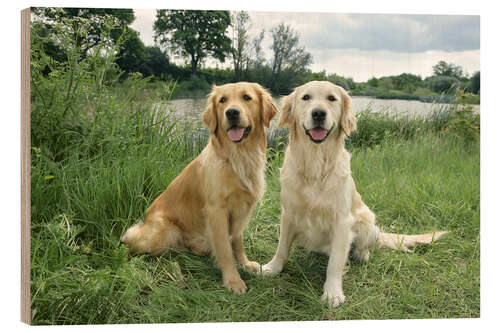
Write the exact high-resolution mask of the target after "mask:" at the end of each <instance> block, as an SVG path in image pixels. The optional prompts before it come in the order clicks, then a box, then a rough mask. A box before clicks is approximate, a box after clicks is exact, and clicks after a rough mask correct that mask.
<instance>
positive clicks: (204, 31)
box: [153, 10, 231, 74]
mask: <svg viewBox="0 0 500 333" xmlns="http://www.w3.org/2000/svg"><path fill="white" fill-rule="evenodd" d="M230 24H231V19H230V15H229V12H228V11H212V10H158V11H157V13H156V20H155V22H154V24H153V29H154V32H155V35H154V38H155V41H156V42H158V43H159V44H160V45H163V46H165V47H166V48H168V49H169V50H170V51H171V52H172V53H173V54H174V55H177V56H180V57H182V58H185V59H189V61H190V62H191V72H192V73H193V74H195V73H196V72H197V70H198V68H199V66H200V65H201V63H202V62H203V61H204V59H205V58H207V57H209V56H210V57H213V58H215V59H217V60H219V61H221V62H224V60H225V58H226V56H227V55H228V54H229V53H230V52H231V40H230V39H229V38H228V37H227V36H226V30H227V28H228V26H229V25H230Z"/></svg>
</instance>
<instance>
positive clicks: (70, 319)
mask: <svg viewBox="0 0 500 333" xmlns="http://www.w3.org/2000/svg"><path fill="white" fill-rule="evenodd" d="M158 135H160V136H161V135H163V134H158ZM171 137H172V135H171ZM179 137H180V136H179ZM161 139H162V138H159V140H150V142H148V143H144V142H143V143H141V144H137V145H130V146H126V147H120V145H119V144H118V145H117V146H116V147H115V146H114V144H113V145H112V148H109V147H108V149H107V150H106V151H104V150H103V151H102V152H96V153H94V155H93V156H92V157H85V158H82V157H81V156H80V155H81V154H79V152H73V153H70V154H69V156H68V157H67V158H65V159H64V161H62V162H59V163H58V164H57V165H51V164H50V163H48V162H46V161H44V157H43V155H44V153H43V150H41V149H38V150H37V149H36V148H35V149H34V150H33V153H32V155H33V165H32V178H31V181H32V187H31V188H32V214H33V216H32V233H31V238H32V239H31V254H32V261H31V264H32V267H31V268H32V271H31V281H32V287H31V293H32V322H33V324H40V325H44V324H101V323H179V322H182V323H192V322H235V321H245V322H248V321H298V320H308V321H310V320H342V319H394V318H399V319H403V318H465V317H479V314H480V293H479V291H480V290H479V289H480V288H479V280H480V279H479V267H480V260H479V248H480V246H479V221H480V218H479V216H480V214H479V143H478V142H473V143H463V142H460V141H457V140H453V139H451V138H449V137H448V136H446V135H440V134H435V133H432V132H428V133H426V134H425V135H416V136H414V137H413V138H412V139H411V140H400V139H398V140H396V139H391V138H390V135H389V138H387V139H384V140H383V141H381V142H380V143H379V144H376V145H371V146H368V147H362V148H356V147H354V149H353V158H352V171H353V176H354V178H355V181H356V183H357V187H358V190H359V192H360V193H361V195H362V196H363V199H364V200H365V202H366V203H367V204H368V205H369V206H370V207H371V208H372V209H373V210H374V212H375V213H376V214H377V216H378V224H379V226H380V227H381V228H382V229H383V230H385V231H389V232H404V233H420V232H427V231H433V230H449V231H451V233H450V234H449V235H447V236H445V237H444V238H443V239H442V240H440V241H438V242H437V243H435V244H432V245H429V246H422V247H419V248H418V249H416V251H414V252H413V253H402V252H396V251H392V250H385V249H384V250H373V251H372V256H371V259H370V260H369V262H367V263H365V264H357V263H353V262H350V263H349V266H348V272H347V273H346V275H345V277H344V293H345V295H346V303H345V304H344V305H342V306H340V307H339V308H336V309H330V308H328V306H327V305H326V304H323V303H321V302H320V299H319V298H320V295H321V293H322V286H323V283H324V281H325V271H326V265H327V261H328V258H327V257H325V256H323V255H319V254H315V253H309V252H307V251H305V250H304V249H302V248H300V247H293V249H292V252H291V256H290V260H289V262H288V264H287V265H286V266H285V269H284V270H283V272H282V273H281V274H280V275H278V276H277V277H275V278H264V277H261V276H258V275H255V274H251V273H247V272H245V271H243V270H242V269H241V268H240V273H241V275H242V278H243V279H244V280H245V282H246V284H247V286H248V287H249V291H248V293H247V294H245V295H242V296H237V295H233V294H230V293H229V292H227V291H226V290H225V289H224V288H223V287H222V279H221V273H220V271H219V270H218V269H216V268H215V267H214V264H213V259H212V258H210V257H201V256H197V255H194V254H191V253H187V252H170V253H166V254H164V255H163V256H161V257H153V256H149V255H142V256H134V257H131V258H129V259H128V260H127V256H126V252H127V249H126V247H125V246H123V245H120V244H119V238H120V235H121V234H122V233H123V232H124V230H125V229H126V228H127V227H128V226H130V225H132V224H133V223H135V222H136V221H137V220H139V219H141V218H142V217H143V214H144V210H145V208H146V207H147V206H148V205H149V204H150V203H151V202H152V200H153V199H154V198H155V197H156V196H157V195H158V194H159V193H161V192H162V190H163V189H164V188H165V187H166V186H167V185H168V184H169V182H170V181H171V180H173V178H174V177H175V176H176V175H177V174H178V173H179V172H180V171H181V170H182V168H183V167H184V166H185V165H186V164H187V163H188V162H189V161H190V160H191V159H192V158H194V157H195V156H196V153H197V151H198V150H199V148H200V147H197V148H196V149H193V150H190V149H188V148H186V147H183V146H182V145H181V144H180V143H179V142H180V141H181V140H179V139H175V138H173V139H171V142H163V141H162V140H161ZM176 140H177V141H176ZM120 151H121V153H120ZM282 157H283V156H282V145H277V147H276V148H271V149H270V150H269V152H268V160H269V161H268V171H267V183H268V187H267V192H266V194H265V196H264V198H263V200H262V201H261V202H260V203H259V204H258V205H257V207H256V209H255V211H254V214H253V217H252V219H251V222H250V224H249V226H248V229H247V230H246V232H245V247H246V249H247V253H248V256H249V258H250V259H251V260H255V261H258V262H260V263H261V264H264V263H266V262H267V261H269V260H270V259H271V258H272V256H273V254H274V251H275V249H276V246H277V243H278V237H279V215H280V204H279V192H280V184H279V177H278V174H279V171H278V168H279V166H280V165H281V163H282Z"/></svg>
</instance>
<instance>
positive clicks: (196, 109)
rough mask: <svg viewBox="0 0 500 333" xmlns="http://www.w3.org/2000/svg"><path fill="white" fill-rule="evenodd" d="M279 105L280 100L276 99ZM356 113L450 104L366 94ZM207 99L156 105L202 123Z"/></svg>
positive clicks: (426, 110) (408, 111) (356, 100)
mask: <svg viewBox="0 0 500 333" xmlns="http://www.w3.org/2000/svg"><path fill="white" fill-rule="evenodd" d="M275 102H276V104H277V105H280V103H279V100H276V99H275ZM352 104H353V111H354V113H358V112H361V111H363V110H366V109H370V110H371V111H373V112H387V113H391V114H399V115H406V116H417V117H419V116H425V115H428V114H430V113H432V112H434V111H437V110H440V109H443V108H448V107H450V106H451V105H450V104H441V103H424V102H420V101H408V100H398V99H375V98H372V97H365V96H354V97H352ZM205 106H206V99H204V98H199V99H175V100H171V101H169V102H168V103H165V104H163V103H161V104H160V103H159V104H156V105H155V107H156V108H158V109H162V108H165V110H166V111H167V112H169V113H170V112H171V114H172V115H173V116H174V117H175V118H176V119H178V120H180V121H181V122H183V123H188V124H201V114H202V112H203V111H204V110H205ZM473 108H474V111H475V112H479V105H473Z"/></svg>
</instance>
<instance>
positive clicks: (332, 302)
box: [321, 290, 345, 308]
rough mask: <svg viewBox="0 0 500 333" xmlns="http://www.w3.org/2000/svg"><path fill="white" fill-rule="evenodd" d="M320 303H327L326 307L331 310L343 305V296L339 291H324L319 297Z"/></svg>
mask: <svg viewBox="0 0 500 333" xmlns="http://www.w3.org/2000/svg"><path fill="white" fill-rule="evenodd" d="M321 301H322V302H324V301H328V305H329V306H330V307H332V308H336V307H337V306H339V305H340V304H342V303H344V301H345V296H344V293H343V292H342V290H340V291H330V292H328V291H326V290H325V291H324V292H323V295H322V296H321Z"/></svg>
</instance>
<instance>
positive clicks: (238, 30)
mask: <svg viewBox="0 0 500 333" xmlns="http://www.w3.org/2000/svg"><path fill="white" fill-rule="evenodd" d="M231 21H232V27H233V29H232V30H233V31H232V32H233V34H232V35H233V36H232V41H231V42H232V46H231V53H232V57H233V65H234V76H235V80H236V81H240V80H241V76H242V75H241V72H242V68H243V66H244V65H245V64H246V65H247V67H248V60H249V51H250V45H249V42H248V33H247V32H248V30H249V29H250V25H251V22H250V16H249V15H248V13H247V12H245V11H239V12H235V13H233V14H232V15H231Z"/></svg>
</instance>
